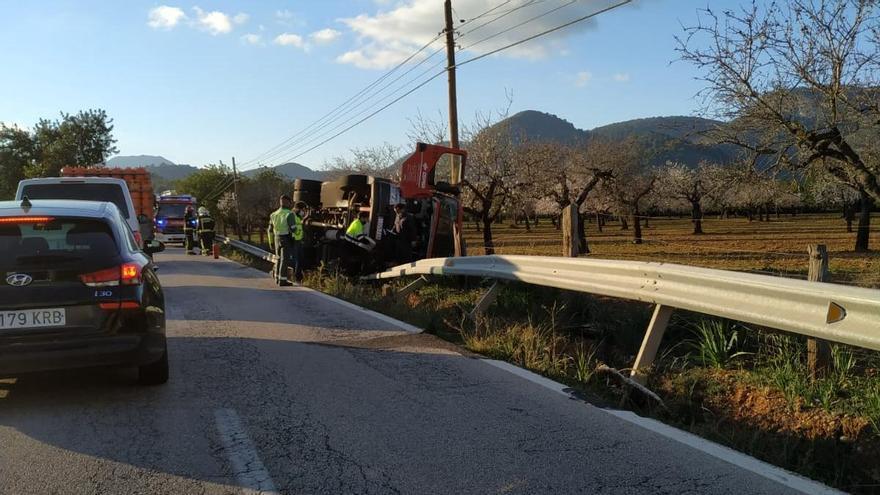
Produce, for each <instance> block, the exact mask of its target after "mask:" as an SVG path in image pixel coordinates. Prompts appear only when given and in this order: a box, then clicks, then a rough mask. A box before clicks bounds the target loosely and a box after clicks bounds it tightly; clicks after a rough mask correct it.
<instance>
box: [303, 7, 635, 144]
mask: <svg viewBox="0 0 880 495" xmlns="http://www.w3.org/2000/svg"><path fill="white" fill-rule="evenodd" d="M576 1H579V0H571V1H569V2H568V3H566V4H564V5H561V6H559V7H556V8H554V9H551V10H549V11H547V12H544V13H543V14H540V15H538V16H535V17H532V18H531V19H529V20H527V21H524V22H521V23H519V24H517V25H516V26H513V27H510V28H507V29H505V30H503V31H501V32H499V33H496V34H494V35H491V36H489V37H486V38H483V39H481V40H479V41H477V42H475V43H473V44H471V45H469V46H468V47H466V48H464V49H468V48H471V47H473V46H475V45H477V44H479V43H482V42H484V41H486V40H488V39H491V38H494V37H497V36H499V35H500V34H503V33H505V32H509V31H511V30H512V29H515V28H516V27H520V26H522V25H524V24H527V23H529V22H533V21H534V20H536V19H538V18H541V17H544V16H546V15H549V14H551V13H553V12H556V11H558V10H560V9H562V8H564V7H567V6H568V5H571V4H573V3H575V2H576ZM631 2H632V0H624V1H622V2H619V3H616V4H614V5H611V6H608V7H605V8H603V9H600V10H598V11H595V12H592V13H590V14H587V15H584V16H581V17H578V18H576V19H574V20H572V21H569V22H566V23H563V24H560V25H558V26H556V27H553V28H550V29H547V30H544V31H541V32H539V33H536V34H533V35H531V36H528V37H526V38H523V39H521V40H519V41H516V42H513V43H509V44H507V45H504V46H502V47H499V48H496V49H494V50H491V51H489V52H486V53H483V54H481V55H477V56H475V57H472V58H469V59H467V60H465V61H463V62H459V63H457V64H455V66H453V67H447V68H445V69H443V70H442V71H441V72H438V73H436V74H434V75H432V76H431V77H430V78H428V79H427V80H425V81H422V82H421V83H420V84H418V85H417V86H415V87H414V88H412V89H410V90H409V91H407V92H405V93H404V94H402V95H400V96H398V97H397V98H395V99H393V100H392V101H391V102H389V103H387V104H386V105H384V106H382V107H381V108H379V109H377V110H376V111H374V112H372V113H370V114H369V115H367V116H365V117H364V118H362V119H360V120H358V121H356V122H354V123H353V124H351V125H349V126H348V127H345V128H344V129H342V130H341V131H339V132H337V133H336V134H333V135H332V136H330V137H328V138H326V139H324V140H323V141H321V142H319V143H317V144H315V145H314V146H311V147H310V148H308V149H306V150H305V151H302V152H300V153H298V154H296V155H294V156H293V157H292V158H290V159H289V160H295V159H297V158H299V157H301V156H303V155H304V154H306V153H309V152H311V151H313V150H315V149H317V148H319V147H321V146H323V145H324V144H326V143H328V142H330V141H332V140H333V139H336V138H337V137H339V136H341V135H343V134H345V133H346V132H348V131H349V130H351V129H353V128H354V127H357V126H358V125H360V124H362V123H363V122H365V121H367V120H369V119H370V118H372V117H374V116H375V115H377V114H379V113H380V112H382V111H383V110H385V109H387V108H388V107H390V106H392V105H394V104H395V103H397V102H398V101H400V100H402V99H403V98H406V97H407V96H409V95H410V94H412V93H414V92H415V91H417V90H418V89H421V88H422V87H424V86H425V85H427V84H428V83H429V82H431V81H433V80H434V79H436V78H437V77H440V76H441V75H443V74H444V73H445V72H446V71H447V70H448V69H451V68H454V67H460V66H462V65H466V64H469V63H471V62H476V61H477V60H481V59H483V58H486V57H488V56H490V55H494V54H496V53H499V52H501V51H504V50H507V49H510V48H513V47H515V46H518V45H521V44H523V43H527V42H529V41H532V40H534V39H537V38H540V37H542V36H546V35H548V34H550V33H553V32H556V31H559V30H561V29H565V28H567V27H569V26H572V25H574V24H577V23H579V22H583V21H585V20H587V19H590V18H593V17H596V16H598V15H601V14H603V13H606V12H609V11H611V10H613V9H616V8H618V7H621V6H623V5H626V4H628V3H631ZM466 34H467V33H466ZM426 60H427V59H426ZM426 60H424V61H426ZM424 61H423V62H424ZM432 68H433V67H432ZM430 69H431V68H429V70H430ZM426 72H427V71H425V72H423V73H422V74H420V75H419V77H421V75H423V74H425V73H426ZM416 79H417V78H416ZM414 80H415V79H413V80H412V81H414ZM412 81H410V83H411V82H412ZM410 83H406V84H404V85H403V87H405V86H406V85H408V84H410ZM386 87H387V86H386ZM403 87H401V88H398V89H397V90H395V91H394V92H392V95H393V94H394V93H395V92H396V91H399V90H401V89H402V88H403ZM390 96H391V95H388V96H386V98H385V99H387V98H388V97H390ZM382 101H384V100H382ZM373 106H375V104H374V105H373ZM369 108H372V107H368V108H367V110H369ZM367 110H365V111H367ZM361 114H363V112H361V113H360V114H358V115H361ZM356 117H357V115H356V116H355V117H352V119H354V118H356ZM352 119H349V121H351V120H352ZM349 121H346V122H343V123H342V124H340V125H338V126H336V127H335V128H334V129H331V131H330V132H332V131H333V130H335V129H337V128H339V127H340V126H341V125H344V124H345V123H347V122H349ZM311 141H314V139H313V140H311ZM311 141H309V142H311ZM309 142H307V143H305V144H308V143H309Z"/></svg>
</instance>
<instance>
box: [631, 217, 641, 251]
mask: <svg viewBox="0 0 880 495" xmlns="http://www.w3.org/2000/svg"><path fill="white" fill-rule="evenodd" d="M641 243H642V224H641V222H640V221H639V210H636V212H635V213H633V244H641Z"/></svg>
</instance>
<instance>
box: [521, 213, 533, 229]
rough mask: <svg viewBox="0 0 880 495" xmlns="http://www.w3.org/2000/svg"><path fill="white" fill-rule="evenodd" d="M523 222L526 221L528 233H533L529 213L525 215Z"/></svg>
mask: <svg viewBox="0 0 880 495" xmlns="http://www.w3.org/2000/svg"><path fill="white" fill-rule="evenodd" d="M523 220H525V221H526V232H531V231H532V224H531V223H529V214H528V213H526V214H524V215H523Z"/></svg>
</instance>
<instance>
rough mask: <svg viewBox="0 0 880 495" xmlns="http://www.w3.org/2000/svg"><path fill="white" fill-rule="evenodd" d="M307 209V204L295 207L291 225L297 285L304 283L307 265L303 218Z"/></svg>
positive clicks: (299, 202)
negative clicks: (304, 270)
mask: <svg viewBox="0 0 880 495" xmlns="http://www.w3.org/2000/svg"><path fill="white" fill-rule="evenodd" d="M307 208H308V205H307V204H305V203H304V202H302V201H298V202H297V203H296V204H295V205H293V214H292V215H291V217H292V218H293V222H292V223H291V233H292V236H293V273H294V278H295V279H296V282H297V283H300V282H302V279H303V264H304V263H305V258H304V257H303V256H304V254H303V253H304V246H303V244H304V241H303V239H304V238H305V229H304V228H303V218H304V217H305V214H306V209H307Z"/></svg>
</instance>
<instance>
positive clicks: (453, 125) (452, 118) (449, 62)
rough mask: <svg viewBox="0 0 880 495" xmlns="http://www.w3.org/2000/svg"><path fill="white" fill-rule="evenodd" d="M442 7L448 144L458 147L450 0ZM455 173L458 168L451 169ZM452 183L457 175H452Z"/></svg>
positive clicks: (453, 26)
mask: <svg viewBox="0 0 880 495" xmlns="http://www.w3.org/2000/svg"><path fill="white" fill-rule="evenodd" d="M443 8H444V10H445V13H446V29H445V31H446V73H447V75H448V81H449V146H450V148H456V149H458V98H457V97H456V90H455V25H454V21H453V20H452V0H445V2H444V4H443ZM453 174H455V175H457V174H458V170H456V169H453ZM452 179H453V181H452V182H453V183H457V182H459V180H458V179H460V178H459V177H452Z"/></svg>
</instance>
